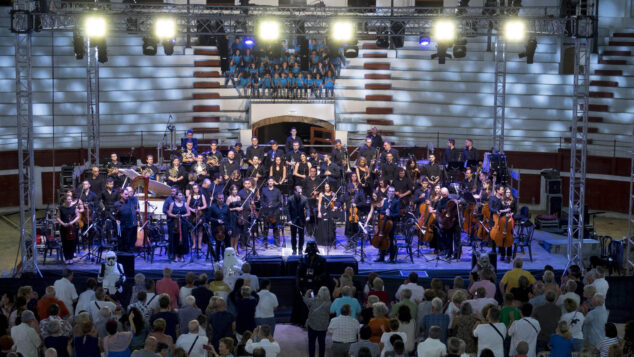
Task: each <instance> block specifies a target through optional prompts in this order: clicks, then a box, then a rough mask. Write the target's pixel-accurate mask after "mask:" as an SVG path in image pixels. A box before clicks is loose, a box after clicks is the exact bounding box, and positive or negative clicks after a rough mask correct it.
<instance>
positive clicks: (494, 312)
mask: <svg viewBox="0 0 634 357" xmlns="http://www.w3.org/2000/svg"><path fill="white" fill-rule="evenodd" d="M487 320H489V322H491V323H494V322H498V321H500V310H499V309H498V308H497V306H491V307H490V308H489V312H488V314H487Z"/></svg>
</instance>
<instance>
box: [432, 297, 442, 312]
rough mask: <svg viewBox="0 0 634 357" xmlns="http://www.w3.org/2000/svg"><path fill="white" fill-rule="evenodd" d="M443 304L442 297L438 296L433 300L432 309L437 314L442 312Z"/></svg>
mask: <svg viewBox="0 0 634 357" xmlns="http://www.w3.org/2000/svg"><path fill="white" fill-rule="evenodd" d="M442 306H443V302H442V299H441V298H438V297H436V298H434V300H432V301H431V309H432V311H433V312H435V313H437V314H439V313H442Z"/></svg>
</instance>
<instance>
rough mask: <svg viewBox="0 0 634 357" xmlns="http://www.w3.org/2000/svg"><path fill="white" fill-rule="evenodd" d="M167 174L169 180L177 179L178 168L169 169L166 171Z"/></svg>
mask: <svg viewBox="0 0 634 357" xmlns="http://www.w3.org/2000/svg"><path fill="white" fill-rule="evenodd" d="M167 173H168V175H169V177H171V178H178V168H177V167H173V166H172V167H170V168H169V170H167Z"/></svg>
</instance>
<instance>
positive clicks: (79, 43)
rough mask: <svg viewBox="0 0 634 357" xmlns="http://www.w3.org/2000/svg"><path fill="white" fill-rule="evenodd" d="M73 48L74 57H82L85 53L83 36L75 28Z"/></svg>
mask: <svg viewBox="0 0 634 357" xmlns="http://www.w3.org/2000/svg"><path fill="white" fill-rule="evenodd" d="M73 50H74V51H75V59H78V60H80V59H83V58H84V54H86V43H85V42H84V36H83V35H82V34H81V32H79V30H78V29H77V28H76V29H75V31H73Z"/></svg>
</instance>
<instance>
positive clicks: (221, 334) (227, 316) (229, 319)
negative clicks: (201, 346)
mask: <svg viewBox="0 0 634 357" xmlns="http://www.w3.org/2000/svg"><path fill="white" fill-rule="evenodd" d="M215 301H216V306H213V307H214V311H213V312H212V313H210V314H208V315H207V328H208V329H209V330H210V332H209V333H208V335H209V336H210V341H211V344H212V345H213V346H214V348H216V349H218V348H219V345H218V343H219V342H220V340H221V339H223V338H234V333H233V331H234V330H235V329H236V321H235V318H234V316H233V315H232V314H231V313H230V312H229V311H227V302H226V301H225V300H224V299H223V298H220V297H218V298H217V299H216V300H215ZM210 306H211V305H210Z"/></svg>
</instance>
